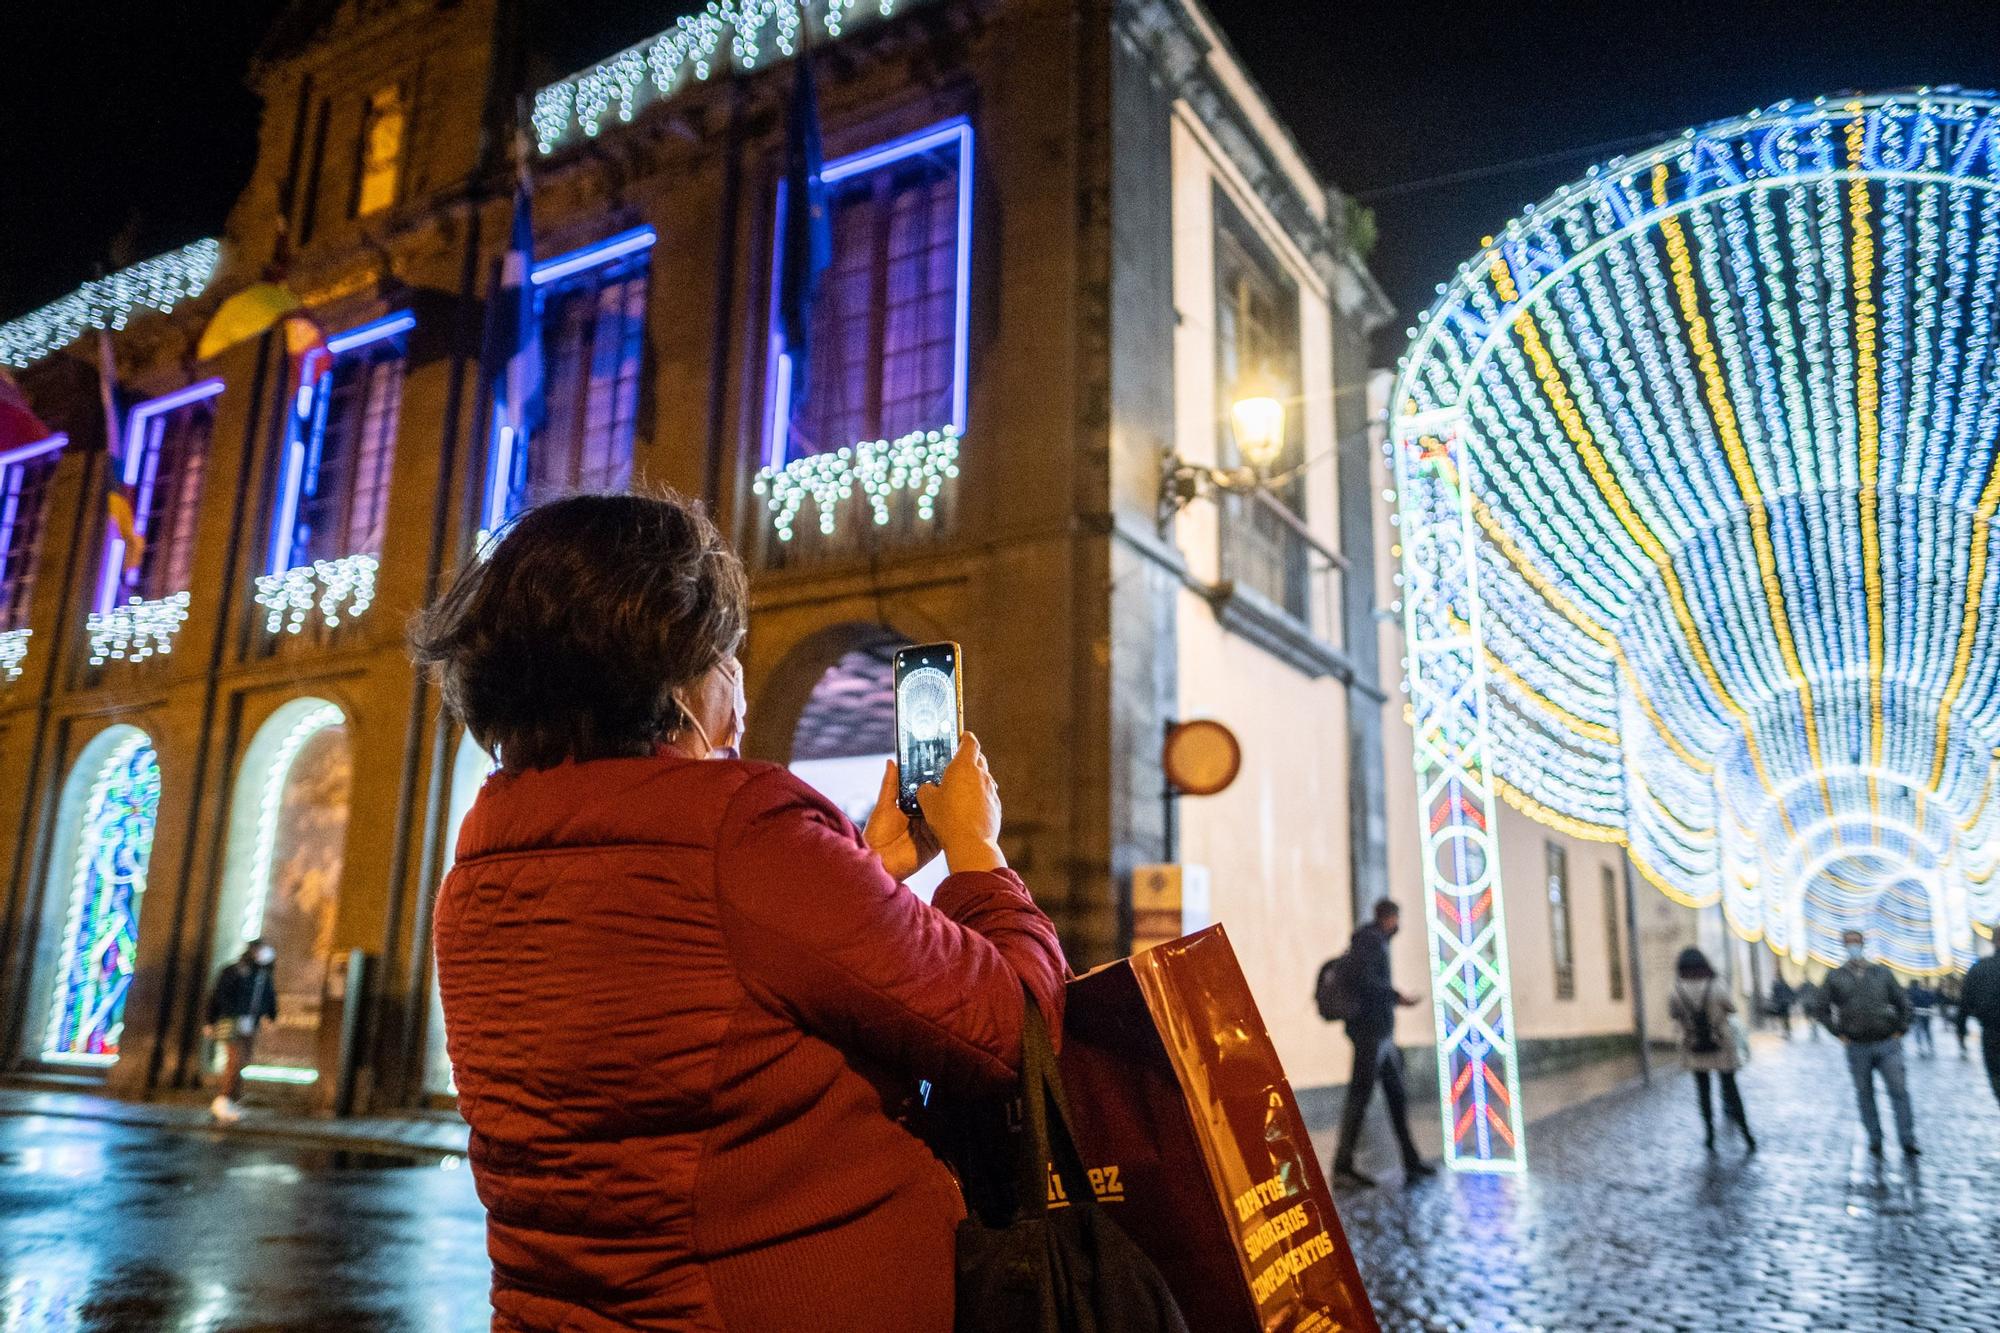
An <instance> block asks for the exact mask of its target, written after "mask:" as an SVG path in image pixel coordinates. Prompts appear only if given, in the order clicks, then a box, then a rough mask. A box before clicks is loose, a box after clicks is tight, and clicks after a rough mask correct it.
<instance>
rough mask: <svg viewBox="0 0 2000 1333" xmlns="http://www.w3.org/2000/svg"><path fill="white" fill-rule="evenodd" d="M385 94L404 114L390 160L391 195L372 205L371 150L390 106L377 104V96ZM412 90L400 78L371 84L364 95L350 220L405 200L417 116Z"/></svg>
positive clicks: (348, 207)
mask: <svg viewBox="0 0 2000 1333" xmlns="http://www.w3.org/2000/svg"><path fill="white" fill-rule="evenodd" d="M384 94H393V95H394V98H395V101H394V103H393V106H394V109H395V111H396V113H397V114H398V115H399V116H400V117H401V118H402V122H403V126H402V129H401V130H400V131H398V134H397V138H396V155H395V156H394V157H393V158H391V159H390V160H389V164H388V167H387V174H388V176H389V193H388V197H387V198H386V199H384V200H383V201H382V202H381V203H379V204H377V205H376V206H374V207H372V208H370V207H367V204H368V173H369V152H370V149H371V146H372V140H373V138H374V134H375V127H376V125H377V124H378V123H379V122H380V121H381V120H383V119H385V118H386V117H387V109H386V108H384V107H381V106H378V105H376V99H377V98H379V97H382V96H383V95H384ZM411 101H412V99H411V96H410V90H409V88H408V87H407V86H406V85H405V83H404V82H403V80H401V79H392V80H390V81H389V82H388V83H383V84H378V85H376V86H375V87H373V88H370V89H369V90H368V91H367V92H366V93H364V94H363V95H362V98H361V133H360V134H359V135H357V136H356V139H355V146H354V184H353V187H352V190H351V192H350V193H349V196H348V201H347V216H348V218H349V219H350V220H355V219H360V218H372V217H375V216H377V215H378V214H382V213H388V212H391V211H393V210H394V209H395V207H396V205H398V204H400V203H401V202H402V201H403V181H404V177H405V172H404V167H405V166H406V165H407V164H408V162H409V147H410V125H411V122H412V121H413V120H414V119H415V117H414V116H413V115H412V114H411V112H412V110H413V108H412V106H411Z"/></svg>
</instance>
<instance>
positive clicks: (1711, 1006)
mask: <svg viewBox="0 0 2000 1333" xmlns="http://www.w3.org/2000/svg"><path fill="white" fill-rule="evenodd" d="M1674 971H1675V972H1676V973H1678V974H1679V975H1678V977H1677V979H1676V980H1675V982H1674V991H1673V994H1672V995H1671V996H1670V997H1669V998H1668V1000H1667V1013H1668V1014H1669V1015H1670V1016H1671V1017H1672V1018H1673V1020H1674V1022H1676V1023H1678V1024H1679V1025H1680V1029H1681V1057H1682V1058H1683V1059H1684V1060H1685V1061H1686V1062H1687V1067H1688V1068H1689V1069H1691V1070H1693V1071H1694V1086H1695V1091H1696V1093H1697V1095H1698V1096H1699V1097H1700V1098H1701V1126H1702V1133H1703V1137H1704V1140H1705V1141H1706V1143H1707V1144H1708V1146H1709V1147H1710V1148H1711V1149H1713V1148H1714V1147H1715V1109H1714V1106H1713V1104H1712V1103H1711V1102H1710V1101H1709V1089H1708V1079H1709V1075H1711V1074H1713V1075H1715V1076H1716V1077H1717V1078H1719V1079H1721V1080H1722V1109H1723V1111H1724V1113H1725V1114H1727V1115H1728V1116H1729V1118H1730V1119H1731V1120H1732V1121H1734V1122H1735V1123H1736V1128H1737V1129H1738V1130H1739V1131H1741V1132H1742V1134H1743V1146H1744V1147H1746V1148H1748V1149H1749V1150H1750V1151H1751V1152H1756V1151H1757V1140H1756V1139H1755V1138H1754V1137H1752V1136H1751V1133H1750V1121H1749V1119H1748V1118H1747V1117H1745V1115H1744V1114H1743V1095H1742V1094H1741V1093H1740V1092H1738V1091H1737V1090H1736V1071H1737V1069H1738V1068H1739V1067H1740V1063H1739V1061H1738V1058H1737V1052H1736V1034H1735V1033H1734V1032H1733V1031H1732V1030H1731V1029H1730V1024H1729V1017H1730V1015H1731V1014H1734V1013H1735V1012H1736V1002H1735V1001H1734V1000H1731V999H1730V998H1729V995H1728V993H1727V992H1726V991H1725V990H1724V989H1723V987H1722V986H1721V984H1720V983H1719V982H1717V981H1716V978H1715V969H1714V968H1713V967H1710V966H1709V964H1708V956H1707V955H1706V954H1704V953H1702V951H1701V950H1699V949H1695V948H1687V949H1683V950H1681V956H1680V958H1679V959H1678V960H1677V961H1676V962H1675V965H1674Z"/></svg>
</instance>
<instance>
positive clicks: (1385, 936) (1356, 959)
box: [1333, 898, 1437, 1189]
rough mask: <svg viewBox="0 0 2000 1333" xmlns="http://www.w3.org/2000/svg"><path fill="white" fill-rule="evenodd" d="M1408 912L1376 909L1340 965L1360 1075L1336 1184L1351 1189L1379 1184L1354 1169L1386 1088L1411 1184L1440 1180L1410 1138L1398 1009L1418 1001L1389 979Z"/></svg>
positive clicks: (1351, 1081)
mask: <svg viewBox="0 0 2000 1333" xmlns="http://www.w3.org/2000/svg"><path fill="white" fill-rule="evenodd" d="M1402 920H1403V911H1402V909H1401V908H1400V907H1398V906H1396V904H1395V903H1393V902H1390V901H1389V900H1388V899H1387V898H1384V899H1383V900H1382V901H1381V902H1379V903H1376V904H1375V911H1374V914H1373V918H1372V919H1371V920H1370V921H1369V923H1368V924H1367V925H1365V926H1363V927H1361V929H1359V930H1357V931H1355V932H1354V939H1353V942H1352V943H1351V944H1349V945H1348V949H1347V955H1346V957H1345V958H1342V959H1340V960H1338V962H1337V964H1336V966H1337V968H1338V972H1339V986H1340V990H1341V992H1342V1002H1341V1011H1342V1013H1343V1015H1344V1017H1345V1020H1346V1023H1347V1039H1348V1041H1349V1042H1351V1043H1353V1046H1354V1072H1353V1073H1352V1074H1350V1075H1348V1079H1347V1103H1346V1105H1345V1106H1343V1107H1342V1108H1341V1112H1340V1139H1339V1141H1338V1143H1337V1144H1336V1146H1335V1147H1334V1150H1333V1176H1334V1182H1335V1183H1336V1184H1340V1185H1346V1186H1348V1187H1350V1188H1353V1187H1361V1188H1364V1189H1365V1188H1368V1187H1370V1186H1372V1185H1374V1184H1375V1181H1374V1180H1373V1179H1372V1178H1371V1177H1369V1176H1367V1175H1364V1174H1363V1173H1362V1172H1361V1171H1360V1170H1359V1169H1358V1168H1357V1167H1356V1166H1355V1165H1354V1149H1355V1146H1356V1145H1357V1144H1358V1142H1359V1141H1360V1138H1361V1122H1362V1119H1363V1117H1365V1116H1366V1115H1367V1114H1368V1099H1369V1098H1370V1097H1371V1096H1373V1095H1374V1092H1375V1087H1376V1085H1377V1084H1380V1085H1381V1087H1382V1100H1383V1101H1384V1102H1385V1103H1386V1104H1387V1105H1388V1108H1389V1125H1390V1127H1391V1128H1392V1129H1393V1130H1394V1131H1395V1134H1396V1145H1397V1146H1398V1147H1399V1148H1401V1149H1402V1152H1403V1175H1404V1178H1405V1179H1406V1180H1412V1181H1414V1180H1421V1179H1423V1178H1424V1177H1425V1176H1431V1175H1435V1174H1437V1169H1436V1168H1435V1167H1432V1166H1428V1165H1426V1164H1425V1162H1424V1158H1423V1154H1422V1153H1420V1152H1418V1151H1417V1144H1416V1140H1415V1139H1413V1138H1411V1137H1410V1103H1409V1094H1408V1092H1407V1090H1406V1089H1405V1088H1404V1086H1403V1054H1402V1052H1401V1051H1399V1050H1397V1049H1396V1008H1397V1006H1399V1005H1401V1006H1406V1007H1407V1006H1409V1005H1413V1004H1415V1003H1416V1002H1417V1001H1416V997H1414V996H1410V995H1405V994H1403V992H1401V991H1399V990H1397V989H1396V987H1395V985H1394V983H1393V982H1391V980H1390V978H1389V941H1390V940H1392V939H1394V938H1395V936H1396V932H1397V931H1398V930H1400V929H1401V928H1402Z"/></svg>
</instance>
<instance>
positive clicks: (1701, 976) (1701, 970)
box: [1674, 945, 1715, 981]
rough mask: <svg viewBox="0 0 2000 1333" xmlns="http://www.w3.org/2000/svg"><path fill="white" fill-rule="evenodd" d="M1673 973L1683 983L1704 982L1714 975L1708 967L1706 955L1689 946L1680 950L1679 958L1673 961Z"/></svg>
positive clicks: (1713, 970)
mask: <svg viewBox="0 0 2000 1333" xmlns="http://www.w3.org/2000/svg"><path fill="white" fill-rule="evenodd" d="M1674 971H1676V972H1678V973H1679V974H1680V975H1681V978H1682V979H1683V980H1685V981H1706V980H1708V978H1710V977H1712V976H1714V975H1715V969H1714V968H1713V967H1711V966H1710V965H1709V961H1708V955H1707V954H1705V953H1703V952H1702V951H1701V950H1699V949H1697V948H1695V947H1694V946H1692V945H1690V946H1688V947H1687V948H1685V949H1682V950H1681V956H1680V957H1679V958H1676V959H1675V960H1674Z"/></svg>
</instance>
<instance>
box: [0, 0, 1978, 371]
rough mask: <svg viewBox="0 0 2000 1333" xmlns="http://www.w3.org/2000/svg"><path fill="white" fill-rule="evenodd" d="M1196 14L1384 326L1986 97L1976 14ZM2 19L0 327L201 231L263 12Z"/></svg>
mask: <svg viewBox="0 0 2000 1333" xmlns="http://www.w3.org/2000/svg"><path fill="white" fill-rule="evenodd" d="M689 7H690V6H688V5H686V4H679V5H677V4H675V3H673V0H563V3H561V4H560V5H553V4H547V3H544V4H542V5H540V6H539V11H540V12H538V14H537V16H536V18H535V20H534V23H533V27H534V38H535V45H536V47H537V49H538V50H539V51H540V52H541V53H542V55H543V58H544V59H545V61H546V64H547V68H548V72H549V73H550V74H551V75H554V74H560V73H566V72H568V71H570V70H573V69H576V68H579V67H581V66H583V65H585V64H588V63H589V62H590V61H591V60H593V59H596V58H598V57H600V56H602V55H606V54H609V53H610V52H611V51H613V50H616V49H618V48H619V47H621V46H624V45H627V44H629V43H631V42H633V41H637V40H639V39H640V38H642V37H644V36H646V35H648V34H650V33H652V32H656V31H658V30H659V29H661V28H662V27H664V26H666V24H667V23H668V22H669V21H671V19H672V18H673V17H674V15H676V14H677V13H682V12H685V11H686V9H687V8H689ZM1212 7H1213V8H1214V10H1215V12H1216V13H1217V15H1218V17H1219V18H1220V20H1221V22H1222V24H1223V27H1224V28H1225V29H1226V30H1227V31H1228V33H1229V36H1230V38H1231V40H1232V41H1233V42H1234V43H1235V45H1236V47H1237V49H1238V51H1239V52H1240V53H1241V55H1242V56H1243V58H1244V60H1245V61H1246V62H1247V63H1248V65H1249V66H1250V68H1251V70H1252V71H1253V72H1254V74H1255V75H1256V77H1257V78H1258V80H1259V81H1260V82H1261V83H1262V84H1263V86H1264V88H1265V91H1266V92H1267V93H1268V94H1269V95H1270V97H1271V98H1272V100H1273V101H1274V102H1275V103H1276V105H1277V107H1278V110H1279V112H1280V114H1281V115H1283V116H1284V117H1285V119H1286V120H1287V121H1288V122H1289V123H1290V125H1291V127H1292V130H1293V132H1294V133H1295V134H1296V135H1297V136H1298V139H1299V142H1300V144H1301V145H1302V146H1303V147H1304V149H1305V151H1306V153H1307V156H1308V157H1309V158H1310V159H1312V160H1313V161H1314V163H1315V164H1316V165H1317V166H1319V168H1320V169H1321V170H1322V171H1323V172H1324V173H1325V175H1326V176H1327V177H1328V178H1329V179H1331V180H1332V181H1334V182H1335V183H1336V184H1338V185H1340V186H1341V187H1342V188H1344V189H1346V190H1348V191H1349V192H1351V193H1354V194H1356V195H1358V196H1360V197H1361V198H1362V199H1363V201H1364V202H1367V203H1370V204H1371V205H1373V206H1374V207H1375V209H1376V211H1377V213H1378V216H1379V221H1380V235H1381V241H1380V245H1379V246H1378V248H1377V250H1376V253H1375V256H1374V259H1373V265H1374V268H1375V270H1376V272H1377V274H1378V275H1379V276H1380V278H1381V279H1382V282H1383V285H1384V286H1385V287H1386V288H1387V289H1388V292H1389V294H1390V297H1391V298H1392V299H1393V300H1394V301H1395V302H1396V304H1397V306H1398V307H1399V308H1400V310H1401V313H1402V318H1401V319H1400V320H1399V322H1398V323H1399V326H1400V324H1402V323H1408V322H1410V321H1412V320H1413V319H1414V318H1415V316H1416V315H1417V314H1418V313H1419V312H1420V311H1421V309H1422V307H1423V305H1424V304H1425V303H1426V302H1427V301H1428V299H1429V297H1430V294H1431V290H1432V287H1433V286H1434V284H1436V283H1437V282H1439V281H1442V280H1443V279H1445V278H1446V277H1448V276H1449V275H1450V274H1451V273H1452V271H1453V270H1455V269H1456V267H1457V266H1458V264H1459V262H1460V261H1461V260H1463V259H1464V258H1466V257H1467V256H1468V255H1469V254H1470V253H1471V252H1472V250H1473V249H1474V248H1475V247H1476V246H1477V244H1478V241H1479V238H1480V236H1481V235H1483V234H1485V233H1488V232H1490V231H1492V230H1494V229H1495V228H1496V227H1498V226H1499V225H1500V224H1502V223H1504V222H1505V221H1506V220H1507V219H1508V218H1509V217H1511V216H1513V215H1514V214H1515V213H1517V212H1519V211H1520V209H1521V207H1522V205H1524V204H1527V203H1530V202H1532V201H1534V200H1536V199H1539V198H1541V197H1542V196H1543V195H1546V194H1548V193H1549V192H1550V191H1552V190H1554V189H1556V188H1557V187H1558V186H1560V185H1562V184H1563V183H1564V182H1566V181H1568V180H1570V179H1572V178H1574V177H1576V176H1578V175H1581V174H1582V172H1583V170H1584V169H1585V168H1586V167H1587V166H1589V165H1590V163H1591V162H1593V161H1596V160H1598V159H1601V158H1604V157H1609V156H1612V155H1614V154H1616V153H1618V152H1621V151H1630V150H1632V149H1635V148H1639V147H1642V146H1644V145H1645V144H1646V143H1648V142H1651V141H1654V140H1657V139H1660V138H1664V137H1666V136H1668V135H1671V134H1675V133H1678V132H1679V131H1680V130H1682V129H1684V128H1686V127H1687V126H1688V125H1691V124H1698V123H1700V122H1702V121H1706V120H1713V119H1716V118H1718V117H1721V116H1726V115H1734V114H1737V113H1740V112H1744V111H1748V110H1750V109H1751V108H1752V107H1756V106H1762V105H1767V104H1769V103H1771V102H1774V101H1778V100H1780V99H1783V98H1786V97H1798V98H1810V97H1814V96H1818V95H1821V94H1831V93H1834V92H1839V91H1844V90H1849V89H1861V90H1874V89H1884V88H1894V87H1901V86H1906V85H1913V84H1925V83H1929V84H1945V83H1958V84H1963V85H1965V86H1967V87H1972V88H1994V87H1996V86H2000V2H1996V0H1976V2H1975V0H1936V2H1934V3H1916V2H1915V0H1907V2H1905V3H1874V4H1853V3H1850V4H1839V3H1833V2H1832V0H1820V2H1819V3H1814V4H1804V3H1797V4H1793V3H1771V2H1769V0H1736V2H1735V3H1730V4H1708V5H1673V4H1664V3H1652V4H1640V3H1629V2H1628V0H1607V2H1606V3H1601V4H1574V3H1572V4H1553V3H1544V4H1534V3H1496V4H1491V5H1482V4H1479V3H1476V0H1454V2H1453V3H1428V4H1418V3H1408V2H1407V0H1397V2H1395V3H1387V2H1385V3H1377V4H1319V5H1314V4H1309V3H1297V2H1294V3H1284V4H1279V3H1252V2H1251V0H1212ZM8 8H9V12H8V15H7V18H6V20H5V40H4V41H0V106H4V108H5V110H6V112H7V115H6V117H5V123H6V125H7V126H8V128H9V131H10V133H9V135H8V136H7V137H6V138H5V140H4V141H0V236H4V237H5V244H4V246H0V316H11V315H13V314H18V313H20V312H22V311H24V310H27V309H29V308H31V307H33V306H35V305H38V304H40V303H42V302H44V301H48V300H50V299H53V298H54V297H57V296H60V295H61V294H63V293H64V292H66V291H68V290H70V289H71V288H73V287H74V286H75V285H76V284H77V283H78V282H80V281H81V280H83V279H84V278H87V277H89V276H90V274H91V271H92V268H93V267H94V266H95V265H98V264H109V263H111V262H113V260H114V258H123V259H125V260H129V259H132V258H142V257H144V256H146V255H150V254H155V253H157V252H159V251H161V250H164V249H167V248H169V247H171V246H175V245H180V244H183V243H185V242H187V241H190V240H193V239H195V238H196V237H199V236H203V235H211V234H214V233H215V232H217V231H219V230H220V228H221V226H222V222H223V219H224V217H225V215H226V213H227V211H228V208H229V206H230V204H231V202H232V201H233V199H234V197H235V195H236V192H237V191H238V190H239V189H240V188H241V186H242V184H243V181H244V179H245V178H246V176H247V175H248V173H249V169H250V164H251V158H252V154H253V152H254V148H255V134H256V119H257V111H258V108H257V103H256V99H255V98H253V97H252V96H251V95H250V93H249V91H248V90H247V88H246V87H245V84H244V77H243V76H244V71H245V69H246V68H247V66H248V64H249V61H250V58H251V55H252V53H253V52H254V51H255V49H256V47H257V44H258V42H259V40H260V39H261V35H262V33H263V32H264V30H265V29H266V28H267V27H268V25H269V22H270V19H271V17H272V16H273V15H275V14H276V13H277V12H278V10H279V9H280V8H281V6H280V5H279V4H277V3H274V2H273V0H169V2H168V3H158V0H153V2H151V3H146V2H144V0H108V2H100V3H94V4H86V5H55V4H48V3H27V2H25V0H24V3H21V4H16V5H11V6H9V7H8ZM579 14H582V15H585V16H586V17H583V18H581V19H580V18H579V17H578V16H579ZM121 250H122V251H123V252H124V253H123V254H122V256H121V255H120V251H121ZM1382 350H1383V354H1384V355H1385V357H1392V356H1393V355H1394V350H1395V343H1394V342H1393V341H1391V340H1385V343H1384V346H1383V349H1382Z"/></svg>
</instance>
